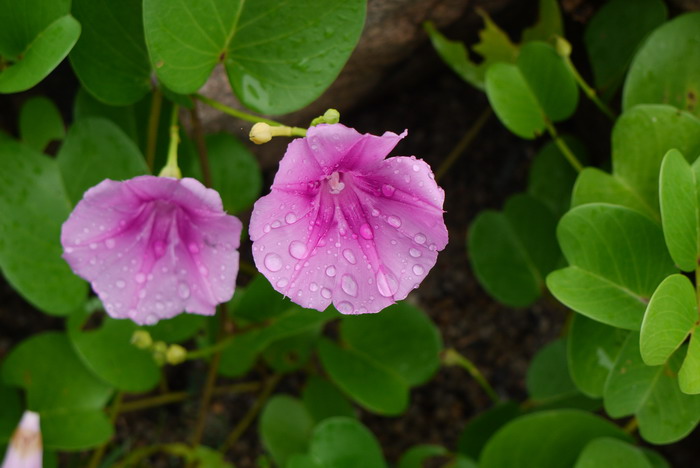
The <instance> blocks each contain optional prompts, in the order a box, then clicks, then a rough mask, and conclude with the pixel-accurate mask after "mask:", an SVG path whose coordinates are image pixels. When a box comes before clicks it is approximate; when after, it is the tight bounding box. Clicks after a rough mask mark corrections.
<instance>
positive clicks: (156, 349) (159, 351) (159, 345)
mask: <svg viewBox="0 0 700 468" xmlns="http://www.w3.org/2000/svg"><path fill="white" fill-rule="evenodd" d="M151 350H152V351H153V359H155V360H156V362H157V363H158V365H159V366H162V365H163V364H165V362H166V353H167V352H168V345H167V344H165V342H164V341H156V342H155V343H153V348H151Z"/></svg>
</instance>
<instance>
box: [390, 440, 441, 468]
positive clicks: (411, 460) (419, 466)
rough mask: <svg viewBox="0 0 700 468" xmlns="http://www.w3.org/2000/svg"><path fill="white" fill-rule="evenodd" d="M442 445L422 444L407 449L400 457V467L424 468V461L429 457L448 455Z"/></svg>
mask: <svg viewBox="0 0 700 468" xmlns="http://www.w3.org/2000/svg"><path fill="white" fill-rule="evenodd" d="M447 453H448V452H447V449H446V448H445V447H443V446H442V445H430V444H421V445H414V446H413V447H411V448H410V449H408V450H406V451H405V452H404V453H403V455H401V458H400V459H399V465H398V468H423V462H424V461H425V460H427V459H429V458H433V457H441V456H444V455H447Z"/></svg>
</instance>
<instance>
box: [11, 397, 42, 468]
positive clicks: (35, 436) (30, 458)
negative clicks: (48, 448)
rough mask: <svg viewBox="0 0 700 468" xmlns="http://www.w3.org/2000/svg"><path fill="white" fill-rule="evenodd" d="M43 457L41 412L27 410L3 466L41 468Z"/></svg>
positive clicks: (12, 439)
mask: <svg viewBox="0 0 700 468" xmlns="http://www.w3.org/2000/svg"><path fill="white" fill-rule="evenodd" d="M42 458H43V450H42V442H41V430H40V427H39V414H38V413H35V412H33V411H25V412H24V414H23V415H22V419H21V420H20V422H19V425H18V426H17V429H16V430H15V432H14V433H13V434H12V438H11V439H10V444H9V446H8V447H7V452H6V453H5V459H4V461H3V462H2V468H41V466H42Z"/></svg>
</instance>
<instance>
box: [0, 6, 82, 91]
mask: <svg viewBox="0 0 700 468" xmlns="http://www.w3.org/2000/svg"><path fill="white" fill-rule="evenodd" d="M3 24H6V22H5V21H3ZM78 36H80V23H78V22H77V21H76V20H75V18H73V17H72V16H70V15H66V16H62V17H60V18H58V19H57V20H55V21H54V22H53V23H51V24H49V25H48V26H47V27H46V29H44V30H43V31H41V32H40V33H39V34H38V35H37V36H36V37H35V38H34V40H33V41H32V42H31V43H30V44H29V45H27V48H26V49H24V51H23V52H22V53H21V54H20V56H19V57H21V58H19V59H18V60H17V61H16V62H14V63H12V64H11V65H10V66H9V67H7V68H5V69H4V70H3V71H2V72H0V93H18V92H20V91H25V90H27V89H29V88H31V87H32V86H34V85H36V84H37V83H39V82H40V81H41V80H43V79H44V78H45V77H46V76H47V75H48V74H49V73H51V71H52V70H53V69H54V68H56V67H57V66H58V64H59V63H61V61H62V60H63V59H64V58H66V56H67V55H68V52H70V50H71V49H72V48H73V46H74V45H75V43H76V42H77V41H78Z"/></svg>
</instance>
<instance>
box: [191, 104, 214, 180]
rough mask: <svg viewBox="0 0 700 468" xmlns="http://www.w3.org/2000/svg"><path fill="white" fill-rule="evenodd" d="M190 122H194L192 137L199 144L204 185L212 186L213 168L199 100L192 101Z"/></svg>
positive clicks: (198, 149)
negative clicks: (200, 117)
mask: <svg viewBox="0 0 700 468" xmlns="http://www.w3.org/2000/svg"><path fill="white" fill-rule="evenodd" d="M190 122H191V123H192V139H193V140H194V141H195V144H196V145H197V156H199V167H200V168H201V169H202V177H203V178H204V185H206V186H207V187H211V186H212V181H211V169H210V168H209V154H208V152H207V144H206V142H205V141H204V132H203V131H202V121H201V120H200V119H199V112H197V101H192V109H190Z"/></svg>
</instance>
